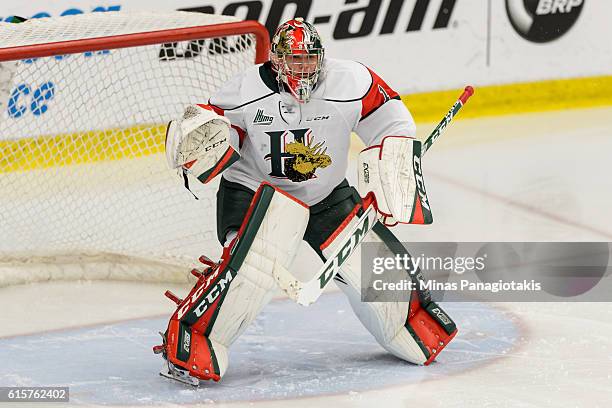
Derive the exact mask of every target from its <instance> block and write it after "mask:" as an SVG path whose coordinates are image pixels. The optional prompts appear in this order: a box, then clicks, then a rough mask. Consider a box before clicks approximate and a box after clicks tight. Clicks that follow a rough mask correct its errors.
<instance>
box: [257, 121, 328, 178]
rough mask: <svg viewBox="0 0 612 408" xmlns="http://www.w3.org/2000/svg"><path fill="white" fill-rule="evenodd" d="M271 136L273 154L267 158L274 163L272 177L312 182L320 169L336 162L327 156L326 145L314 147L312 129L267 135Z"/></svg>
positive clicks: (271, 167)
mask: <svg viewBox="0 0 612 408" xmlns="http://www.w3.org/2000/svg"><path fill="white" fill-rule="evenodd" d="M266 134H267V135H268V136H270V153H268V154H266V155H265V156H264V159H265V160H269V161H270V173H269V174H270V176H272V177H276V178H286V179H289V180H291V181H294V182H301V181H306V180H310V179H312V178H314V177H315V171H316V170H317V169H318V168H325V167H327V166H329V165H330V164H331V162H332V160H331V157H329V156H328V155H327V154H325V153H326V151H327V148H324V147H323V145H324V144H325V143H324V142H319V143H316V144H315V145H313V139H314V137H313V135H312V130H311V129H308V128H306V129H291V130H287V131H283V130H281V131H275V132H266Z"/></svg>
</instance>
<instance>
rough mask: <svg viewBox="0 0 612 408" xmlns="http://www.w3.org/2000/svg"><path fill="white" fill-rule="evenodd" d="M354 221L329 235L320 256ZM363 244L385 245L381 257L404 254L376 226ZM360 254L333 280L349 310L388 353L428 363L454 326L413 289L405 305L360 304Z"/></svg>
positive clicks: (390, 236)
mask: <svg viewBox="0 0 612 408" xmlns="http://www.w3.org/2000/svg"><path fill="white" fill-rule="evenodd" d="M351 217H352V219H351ZM356 220H357V216H356V214H354V213H353V214H351V215H349V218H347V220H346V221H345V223H343V225H341V226H340V227H339V231H336V232H335V233H334V234H333V235H332V238H331V239H332V240H331V241H328V242H326V243H325V244H324V245H325V248H322V251H323V254H324V255H325V254H327V253H331V252H332V250H333V248H334V243H336V245H337V244H338V243H339V242H342V237H343V234H342V231H348V230H350V226H351V225H352V223H354V222H356ZM365 241H367V242H378V243H381V244H383V245H384V246H386V247H387V249H388V251H389V253H388V254H383V255H382V256H390V257H394V256H395V254H396V253H398V251H403V253H407V252H406V250H405V249H404V248H403V246H402V245H401V243H400V242H399V241H398V240H397V238H395V236H394V235H393V234H392V233H391V231H389V229H388V228H386V227H385V226H383V225H382V224H380V223H377V224H376V226H375V227H374V228H373V230H372V231H371V232H370V234H369V235H368V236H367V237H366V238H365ZM360 251H361V249H358V250H357V251H356V253H355V254H353V255H352V256H351V257H350V258H349V259H348V260H346V261H345V263H344V264H343V266H342V269H341V271H340V274H339V275H338V276H336V278H335V279H336V282H337V284H338V286H339V287H340V289H341V290H342V291H343V292H344V294H345V295H346V296H347V297H348V300H349V303H350V304H351V307H352V308H353V311H354V312H355V314H356V315H357V317H358V318H359V320H360V321H361V323H362V324H363V325H364V326H365V327H366V328H367V329H368V330H369V331H370V333H371V334H372V335H373V336H374V338H375V339H376V340H377V341H378V343H379V344H380V345H381V346H382V347H383V348H385V349H386V350H387V351H389V352H390V353H391V354H393V355H395V356H396V357H399V358H401V359H403V360H406V361H409V362H411V363H414V364H425V365H428V364H430V363H431V362H432V361H433V360H434V359H435V358H436V357H437V356H438V355H439V354H440V351H442V349H444V347H446V345H447V344H448V343H449V342H450V341H451V340H452V338H453V337H454V336H455V335H456V333H457V329H456V326H455V323H454V322H453V321H452V320H451V319H450V317H449V316H448V315H447V314H446V313H445V312H444V310H442V308H441V307H440V306H439V305H437V304H436V303H435V302H433V301H431V300H430V299H429V298H428V297H427V295H426V294H425V293H423V292H419V291H416V290H415V291H413V292H412V293H411V294H410V301H409V302H401V301H381V302H362V301H361V289H362V288H361V253H360ZM406 273H407V274H408V272H406ZM421 279H422V278H421Z"/></svg>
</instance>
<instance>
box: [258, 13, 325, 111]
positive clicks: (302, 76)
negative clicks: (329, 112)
mask: <svg viewBox="0 0 612 408" xmlns="http://www.w3.org/2000/svg"><path fill="white" fill-rule="evenodd" d="M323 55H324V49H323V46H322V45H321V37H319V33H317V30H316V29H315V28H314V26H313V25H312V24H310V23H307V22H305V21H304V20H303V19H302V18H296V19H294V20H289V21H287V22H286V23H284V24H282V25H280V26H279V27H278V28H277V29H276V32H275V33H274V37H273V38H272V44H271V48H270V60H271V61H272V66H273V67H274V70H275V71H276V74H277V77H276V78H277V80H278V82H279V87H281V89H282V87H283V84H284V85H285V87H286V88H288V89H289V92H291V94H292V95H293V96H294V97H295V98H296V99H297V100H298V101H299V102H302V103H305V102H308V101H309V100H310V94H311V93H312V90H313V89H314V87H315V86H316V84H317V81H318V79H319V75H320V73H321V66H322V64H323Z"/></svg>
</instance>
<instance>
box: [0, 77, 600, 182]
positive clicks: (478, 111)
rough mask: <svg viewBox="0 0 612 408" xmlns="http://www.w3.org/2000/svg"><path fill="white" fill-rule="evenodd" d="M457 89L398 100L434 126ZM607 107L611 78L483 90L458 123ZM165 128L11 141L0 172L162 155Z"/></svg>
mask: <svg viewBox="0 0 612 408" xmlns="http://www.w3.org/2000/svg"><path fill="white" fill-rule="evenodd" d="M461 91H462V90H461V89H455V90H448V91H436V92H427V93H419V94H411V95H404V96H402V101H403V102H404V103H405V104H406V106H408V108H409V109H410V111H411V112H412V115H413V116H414V118H415V120H416V121H417V122H419V123H429V122H438V121H439V120H440V119H441V117H442V115H443V114H444V113H446V112H447V111H448V109H449V107H450V106H451V105H452V104H453V103H454V101H455V100H456V99H457V97H458V96H459V95H460V94H461ZM607 105H612V76H601V77H588V78H572V79H562V80H552V81H540V82H530V83H519V84H508V85H495V86H483V87H477V88H476V94H475V95H474V97H473V98H472V99H470V102H469V103H468V104H467V105H466V106H465V108H463V109H462V111H461V113H460V114H459V115H458V119H462V118H463V119H467V118H479V117H485V116H498V115H508V114H517V113H527V112H543V111H552V110H563V109H574V108H589V107H596V106H607ZM165 128H166V126H165V125H139V126H132V127H128V128H125V129H109V130H102V131H89V132H82V133H69V134H60V135H54V136H40V137H32V138H21V139H14V140H7V139H9V138H8V137H6V136H5V135H3V136H2V137H1V139H4V140H0V174H1V173H8V172H16V171H28V170H35V169H44V168H49V167H55V166H68V165H75V164H84V163H95V162H100V161H110V160H120V159H131V158H137V157H142V156H148V155H151V154H156V153H162V152H163V151H164V146H163V144H164V137H165Z"/></svg>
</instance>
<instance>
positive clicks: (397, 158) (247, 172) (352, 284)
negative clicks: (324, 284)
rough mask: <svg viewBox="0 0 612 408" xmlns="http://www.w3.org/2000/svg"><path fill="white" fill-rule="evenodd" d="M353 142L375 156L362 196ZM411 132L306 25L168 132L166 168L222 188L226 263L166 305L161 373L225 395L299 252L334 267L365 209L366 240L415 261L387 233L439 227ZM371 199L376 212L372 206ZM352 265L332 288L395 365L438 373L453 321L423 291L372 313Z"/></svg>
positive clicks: (400, 112)
mask: <svg viewBox="0 0 612 408" xmlns="http://www.w3.org/2000/svg"><path fill="white" fill-rule="evenodd" d="M352 132H355V133H357V134H358V135H359V137H360V138H361V139H362V140H363V142H364V143H365V144H366V145H367V148H366V149H364V150H363V151H362V152H361V154H360V156H359V160H360V163H359V166H360V169H366V170H367V171H362V172H361V174H360V181H359V186H358V187H359V190H358V189H356V188H354V187H352V186H351V185H349V183H348V182H347V180H346V179H345V176H346V170H347V165H348V153H349V145H350V140H351V133H352ZM415 132H416V127H415V124H414V121H413V119H412V116H411V114H410V112H409V111H408V110H407V108H406V107H405V105H404V104H403V103H402V102H401V100H400V98H399V96H398V94H397V93H396V92H395V91H394V90H393V89H392V88H390V87H389V86H388V85H387V84H386V83H385V82H384V81H383V80H382V79H381V78H380V77H379V76H378V75H376V74H375V73H374V72H373V71H372V70H371V69H369V68H368V67H366V66H364V65H361V64H360V63H357V62H354V61H348V60H339V59H332V58H328V57H327V56H325V53H324V48H323V46H322V44H321V40H320V37H319V35H318V33H317V31H316V29H315V28H314V26H313V25H311V24H309V23H307V22H305V21H303V20H302V19H299V18H297V19H293V20H290V21H288V22H286V23H284V24H282V25H281V26H280V27H279V28H278V29H277V30H276V32H275V34H274V37H273V39H272V45H271V51H270V60H269V61H268V62H266V63H264V64H261V65H258V66H254V67H253V68H251V69H248V70H247V71H245V72H243V73H242V74H240V75H238V76H237V77H235V78H233V79H232V80H230V81H229V82H227V83H226V84H225V85H224V86H223V87H222V88H221V89H220V90H219V91H218V92H217V93H216V94H214V95H213V96H212V97H211V98H210V99H209V101H208V102H207V103H206V104H200V105H193V106H188V107H187V108H186V109H185V112H184V115H183V117H182V118H180V119H177V120H174V121H172V122H170V124H169V126H168V130H167V135H166V155H167V159H168V162H169V164H170V166H171V167H172V168H175V169H182V171H183V172H184V174H187V173H188V174H191V175H192V176H194V177H197V178H198V179H199V180H200V181H201V182H203V183H207V182H209V181H210V180H212V179H213V178H215V177H220V185H219V190H218V192H217V236H218V239H219V242H220V243H221V244H222V245H223V247H224V250H223V254H222V257H221V259H220V260H219V261H218V262H213V261H211V260H209V259H208V258H206V257H202V258H201V259H200V260H201V261H202V262H203V263H204V264H206V268H204V269H203V270H202V271H198V270H194V271H193V273H194V275H196V276H197V278H198V280H197V283H196V285H195V286H194V287H193V289H191V291H190V292H189V294H188V295H187V296H186V297H185V298H184V299H179V298H178V297H176V296H175V295H173V294H171V293H167V296H168V297H170V298H171V299H172V300H174V301H175V302H176V304H177V308H176V311H175V312H174V313H173V314H172V316H171V318H170V322H169V323H168V327H167V330H166V331H165V333H164V334H163V338H164V339H163V345H161V346H156V347H155V348H154V350H155V351H156V352H157V353H161V354H162V355H163V357H164V359H165V366H164V369H163V370H162V373H161V374H162V375H164V376H167V377H169V378H173V379H177V380H179V381H183V382H186V383H188V384H193V385H197V384H198V383H199V381H200V380H214V381H219V380H220V379H221V378H222V377H223V375H224V373H225V372H226V370H227V368H228V349H229V348H230V347H231V345H232V343H234V341H235V340H236V339H237V338H238V337H239V336H240V335H241V334H242V333H243V332H244V330H245V329H246V328H247V327H248V326H249V324H250V323H251V322H252V321H253V320H254V319H255V318H256V316H257V315H258V313H259V312H260V311H261V310H262V308H263V307H264V306H265V305H266V303H268V302H269V301H270V299H271V297H272V295H273V293H274V291H275V289H276V288H278V284H277V280H276V279H275V276H278V275H282V274H285V275H286V274H290V273H291V268H292V265H295V263H296V259H295V258H296V254H297V251H298V247H299V245H300V243H301V241H302V240H305V241H306V242H307V243H308V244H309V245H310V246H311V247H312V248H313V249H314V250H315V251H316V253H317V254H318V255H319V256H320V257H321V259H323V260H325V259H326V258H327V257H328V256H329V254H331V253H332V252H333V251H334V250H335V249H336V248H337V247H338V246H339V245H341V241H342V239H343V238H344V236H345V234H343V231H345V230H346V229H347V228H349V227H350V226H351V225H352V223H354V222H355V220H356V219H357V217H359V215H360V214H362V213H363V211H365V210H366V207H367V206H368V205H374V206H375V209H376V211H377V214H378V215H377V219H378V221H377V222H376V224H375V225H374V227H373V228H372V229H371V231H370V232H369V234H368V235H367V237H366V238H365V239H366V240H368V241H370V242H379V243H380V244H381V245H385V246H387V247H388V248H389V250H390V251H391V252H394V253H397V251H405V249H404V248H403V247H401V244H399V241H398V239H397V238H396V237H395V236H394V235H393V233H392V232H391V230H390V229H389V228H388V227H389V226H394V225H396V224H426V223H430V222H431V221H432V218H431V213H430V212H429V205H428V202H427V197H426V195H425V192H424V188H422V186H421V185H417V184H418V183H419V180H420V178H419V177H416V176H415V166H413V160H414V159H415V157H416V158H417V159H418V158H419V152H420V151H421V142H420V141H418V140H416V139H415ZM366 194H368V195H369V196H373V197H374V198H375V200H374V201H373V202H372V203H370V204H368V203H366V202H365V201H364V200H362V197H365V196H366ZM368 208H369V207H368ZM353 258H357V257H353ZM353 258H351V259H349V261H347V262H346V263H344V264H343V266H342V268H341V269H340V271H339V272H338V273H337V274H336V275H335V277H334V280H335V281H336V283H337V285H338V286H339V287H340V289H341V290H342V292H343V293H344V294H345V295H346V296H347V297H348V299H349V301H350V304H351V306H352V308H353V310H354V312H355V314H356V315H357V317H358V318H359V320H360V321H361V322H362V323H363V325H364V326H365V327H366V328H367V329H368V330H369V331H370V332H371V333H372V335H373V336H374V338H375V339H376V340H377V341H378V342H379V343H380V345H381V346H382V347H384V348H385V349H386V350H388V351H389V352H390V353H392V354H393V355H395V356H397V357H398V358H400V359H403V360H405V361H408V362H410V363H413V364H419V365H421V364H424V365H427V364H429V363H430V362H432V361H433V360H434V358H435V357H436V356H437V355H438V354H439V353H440V351H441V350H443V348H444V347H445V346H446V345H447V344H448V342H449V341H450V340H451V339H452V338H453V336H454V335H455V334H456V328H455V325H454V323H453V322H452V320H451V319H450V318H449V317H448V316H447V315H446V314H445V312H444V311H443V310H442V309H441V308H440V307H439V306H438V305H436V304H435V303H434V302H432V301H431V299H428V298H427V297H426V296H423V294H422V293H419V292H418V291H414V293H411V294H410V297H409V298H410V301H407V302H397V301H396V302H362V301H361V296H360V294H361V279H360V276H361V271H360V261H359V259H353ZM297 261H299V260H297ZM407 273H408V272H407ZM289 276H290V275H289Z"/></svg>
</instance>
